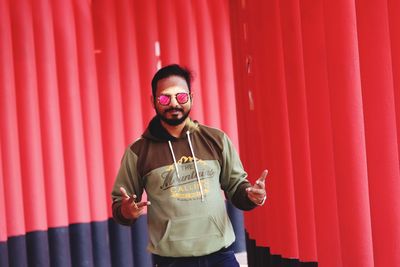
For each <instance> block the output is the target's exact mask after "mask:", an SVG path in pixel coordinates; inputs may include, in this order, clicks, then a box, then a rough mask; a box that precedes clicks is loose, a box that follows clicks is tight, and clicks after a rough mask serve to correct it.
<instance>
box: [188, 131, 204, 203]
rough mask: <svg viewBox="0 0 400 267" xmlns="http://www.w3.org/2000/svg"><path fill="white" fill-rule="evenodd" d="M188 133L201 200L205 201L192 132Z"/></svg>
mask: <svg viewBox="0 0 400 267" xmlns="http://www.w3.org/2000/svg"><path fill="white" fill-rule="evenodd" d="M186 135H187V137H188V141H189V146H190V151H191V152H192V156H193V162H194V168H195V169H196V176H197V182H198V183H199V187H200V193H201V201H204V193H203V186H202V185H201V182H200V175H199V169H198V168H197V162H196V156H195V155H194V151H193V146H192V141H191V140H190V132H189V131H187V132H186Z"/></svg>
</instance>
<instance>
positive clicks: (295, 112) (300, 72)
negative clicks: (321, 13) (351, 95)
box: [279, 0, 317, 261]
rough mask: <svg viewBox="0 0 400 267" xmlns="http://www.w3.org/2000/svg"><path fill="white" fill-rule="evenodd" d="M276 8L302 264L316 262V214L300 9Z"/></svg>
mask: <svg viewBox="0 0 400 267" xmlns="http://www.w3.org/2000/svg"><path fill="white" fill-rule="evenodd" d="M279 4H280V14H281V22H282V36H283V50H284V61H285V77H286V88H287V97H288V99H287V101H288V112H289V113H288V115H289V126H290V134H291V136H290V137H291V150H292V159H293V178H294V186H295V203H296V217H297V231H298V240H299V256H300V259H301V260H303V261H316V260H317V250H316V240H315V239H316V238H315V221H314V219H315V214H314V199H313V192H312V188H313V187H312V177H311V162H310V141H309V139H308V138H309V131H308V128H309V127H308V120H307V103H306V92H305V81H304V63H303V51H302V49H303V47H302V36H301V21H300V7H299V2H298V0H285V1H279Z"/></svg>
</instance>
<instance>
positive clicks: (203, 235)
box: [112, 64, 267, 267]
mask: <svg viewBox="0 0 400 267" xmlns="http://www.w3.org/2000/svg"><path fill="white" fill-rule="evenodd" d="M152 93H153V96H152V103H153V106H154V109H155V111H156V116H155V117H154V118H153V119H152V120H151V121H150V123H149V126H148V128H147V129H146V131H145V132H144V134H143V135H142V137H141V138H140V139H138V140H137V141H136V142H134V143H133V144H131V145H130V146H129V147H128V148H127V150H126V151H125V154H124V156H123V159H122V163H121V167H120V170H119V172H118V176H117V179H116V181H115V184H114V188H113V191H112V198H113V204H112V209H113V216H114V219H115V220H116V221H117V222H119V223H121V224H123V225H131V224H132V223H134V222H135V220H136V219H137V218H138V217H139V216H140V215H141V214H142V213H143V211H144V207H145V206H148V229H149V244H148V249H149V251H150V252H151V253H152V254H153V260H154V263H155V266H182V267H183V266H184V267H190V266H209V267H212V266H215V267H216V266H218V267H232V266H239V264H238V262H237V261H236V258H235V256H234V254H233V251H231V250H229V249H227V248H228V247H229V246H230V245H231V244H232V243H233V242H234V240H235V235H234V232H233V228H232V224H231V222H230V220H229V217H228V214H227V211H226V208H225V199H224V197H223V195H222V194H221V189H222V190H223V191H224V193H225V197H226V198H227V199H228V200H230V201H231V202H232V203H233V205H235V206H236V207H237V208H239V209H242V210H251V209H253V208H255V207H257V206H260V205H263V204H264V202H265V199H266V192H265V177H266V175H267V171H264V172H263V173H262V175H261V177H260V178H259V179H258V180H257V182H256V184H255V185H253V186H252V185H251V184H250V183H249V181H248V180H247V179H246V177H247V174H246V172H245V171H244V170H243V166H242V163H241V162H240V159H239V156H238V155H237V152H236V151H235V149H234V147H233V145H232V143H231V141H230V140H229V138H228V137H227V136H226V134H225V133H223V132H222V131H220V130H218V129H215V128H211V127H207V126H204V125H202V124H200V123H198V122H196V121H192V120H191V119H190V117H189V113H190V110H191V108H192V100H193V95H192V93H191V74H190V72H189V71H188V70H187V69H185V68H183V67H181V66H179V65H176V64H174V65H169V66H166V67H164V68H162V69H160V70H159V71H158V72H157V73H156V74H155V75H154V77H153V80H152ZM144 190H146V193H147V196H148V200H149V201H147V202H141V197H142V194H143V191H144Z"/></svg>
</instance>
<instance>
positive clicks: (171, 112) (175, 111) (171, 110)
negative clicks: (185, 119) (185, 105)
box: [165, 108, 183, 115]
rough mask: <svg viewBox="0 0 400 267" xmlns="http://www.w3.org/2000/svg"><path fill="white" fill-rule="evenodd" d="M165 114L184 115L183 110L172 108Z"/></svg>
mask: <svg viewBox="0 0 400 267" xmlns="http://www.w3.org/2000/svg"><path fill="white" fill-rule="evenodd" d="M165 113H169V114H172V115H178V114H180V113H183V110H182V109H180V108H171V109H167V110H166V111H165Z"/></svg>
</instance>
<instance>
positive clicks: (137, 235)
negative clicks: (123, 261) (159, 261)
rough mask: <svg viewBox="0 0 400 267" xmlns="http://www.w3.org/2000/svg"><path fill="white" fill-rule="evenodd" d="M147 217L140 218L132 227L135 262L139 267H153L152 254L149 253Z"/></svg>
mask: <svg viewBox="0 0 400 267" xmlns="http://www.w3.org/2000/svg"><path fill="white" fill-rule="evenodd" d="M147 244H148V228H147V215H144V216H140V217H139V219H138V220H137V221H136V222H135V224H134V225H133V226H132V247H133V260H134V263H135V265H134V266H138V267H147V266H149V267H150V266H152V259H151V254H150V253H148V252H147Z"/></svg>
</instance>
